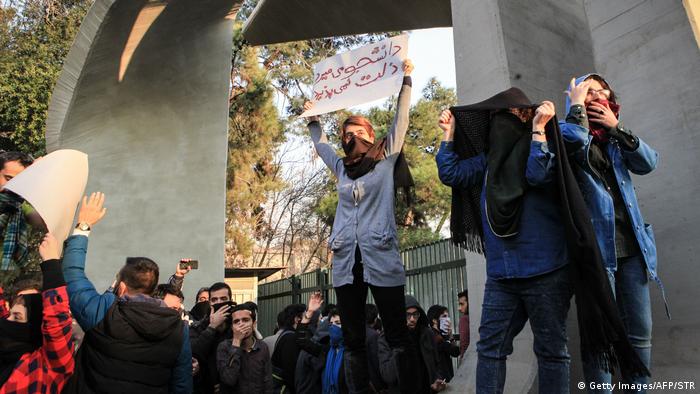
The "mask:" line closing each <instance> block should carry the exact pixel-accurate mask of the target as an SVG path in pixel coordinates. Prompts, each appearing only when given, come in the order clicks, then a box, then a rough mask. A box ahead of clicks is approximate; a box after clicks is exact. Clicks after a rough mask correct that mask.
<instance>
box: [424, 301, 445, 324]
mask: <svg viewBox="0 0 700 394" xmlns="http://www.w3.org/2000/svg"><path fill="white" fill-rule="evenodd" d="M446 310H447V307H446V306H444V305H433V306H431V307H430V308H428V321H429V322H430V325H431V326H432V325H433V320H440V315H442V314H443V313H444V312H445V311H446Z"/></svg>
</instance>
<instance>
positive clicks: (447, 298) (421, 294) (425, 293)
mask: <svg viewBox="0 0 700 394" xmlns="http://www.w3.org/2000/svg"><path fill="white" fill-rule="evenodd" d="M401 259H402V260H403V263H404V267H405V269H406V293H407V294H411V295H413V296H415V297H416V299H417V300H418V302H420V304H421V306H422V307H423V309H424V310H425V311H427V310H428V308H429V307H430V306H431V305H434V304H440V305H445V306H446V307H448V308H449V311H450V316H451V317H452V322H453V327H454V328H453V332H455V333H458V332H459V331H458V323H459V312H458V310H457V293H459V292H461V291H462V290H464V289H465V288H466V284H467V271H466V260H465V258H464V251H463V250H462V249H461V248H458V247H456V246H454V245H452V243H451V242H450V240H449V239H445V240H441V241H437V242H434V243H430V244H427V245H423V246H419V247H415V248H410V249H406V250H403V251H401ZM316 290H319V291H321V292H322V293H323V298H324V299H325V302H326V303H333V304H334V303H335V300H336V298H335V291H333V283H332V279H331V273H330V271H329V270H326V269H318V270H315V271H312V272H307V273H305V274H302V275H298V276H292V277H289V278H286V279H281V280H277V281H274V282H270V283H265V284H262V285H260V286H259V287H258V300H257V301H258V310H259V317H258V330H259V331H260V332H261V333H262V334H263V335H264V336H268V335H272V333H273V331H274V328H275V323H276V321H277V314H278V313H279V312H280V311H281V310H282V309H284V307H285V306H287V305H289V304H300V303H306V302H307V300H308V298H309V295H310V294H311V293H312V292H314V291H316ZM367 302H368V303H372V302H373V300H372V295H371V292H369V295H368V297H367Z"/></svg>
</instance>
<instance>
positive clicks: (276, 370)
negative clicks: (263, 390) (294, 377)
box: [271, 330, 295, 394]
mask: <svg viewBox="0 0 700 394" xmlns="http://www.w3.org/2000/svg"><path fill="white" fill-rule="evenodd" d="M294 333H295V331H293V330H284V331H282V332H281V333H280V335H279V336H278V337H277V340H276V341H275V352H274V353H272V357H271V358H272V359H273V360H274V358H275V354H276V353H277V350H278V347H277V344H279V342H280V339H282V337H284V336H286V335H287V334H294ZM292 389H293V388H292ZM288 391H289V389H288V388H287V383H286V382H285V381H284V378H283V377H282V368H280V367H278V366H276V365H274V364H272V392H273V393H275V394H284V393H286V392H288Z"/></svg>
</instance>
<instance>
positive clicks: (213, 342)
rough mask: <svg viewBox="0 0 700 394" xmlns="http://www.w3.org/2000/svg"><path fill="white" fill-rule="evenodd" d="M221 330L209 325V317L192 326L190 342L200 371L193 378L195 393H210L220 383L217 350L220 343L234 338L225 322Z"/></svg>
mask: <svg viewBox="0 0 700 394" xmlns="http://www.w3.org/2000/svg"><path fill="white" fill-rule="evenodd" d="M224 324H225V325H226V327H224V328H223V329H222V330H221V331H217V330H215V329H214V328H212V327H209V318H205V319H204V320H202V321H199V322H195V323H193V324H192V325H191V326H190V342H191V344H192V357H194V358H196V359H197V361H198V362H199V373H198V374H197V375H195V376H194V378H193V389H194V390H193V392H194V393H195V394H209V393H213V392H214V388H215V387H216V385H218V384H219V372H218V371H217V363H216V352H217V348H218V346H219V344H220V343H221V342H223V341H225V340H230V339H231V338H232V333H231V328H230V326H229V325H228V324H227V323H224Z"/></svg>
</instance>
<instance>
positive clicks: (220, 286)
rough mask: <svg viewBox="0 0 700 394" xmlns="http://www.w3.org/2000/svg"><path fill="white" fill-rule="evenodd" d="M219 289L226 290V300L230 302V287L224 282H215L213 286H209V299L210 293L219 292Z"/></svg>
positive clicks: (231, 295)
mask: <svg viewBox="0 0 700 394" xmlns="http://www.w3.org/2000/svg"><path fill="white" fill-rule="evenodd" d="M221 289H226V290H228V299H229V300H230V299H231V298H232V297H233V293H231V286H229V285H228V284H226V283H224V282H216V283H214V284H213V285H211V286H209V296H210V297H211V293H213V292H215V291H218V290H221Z"/></svg>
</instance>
